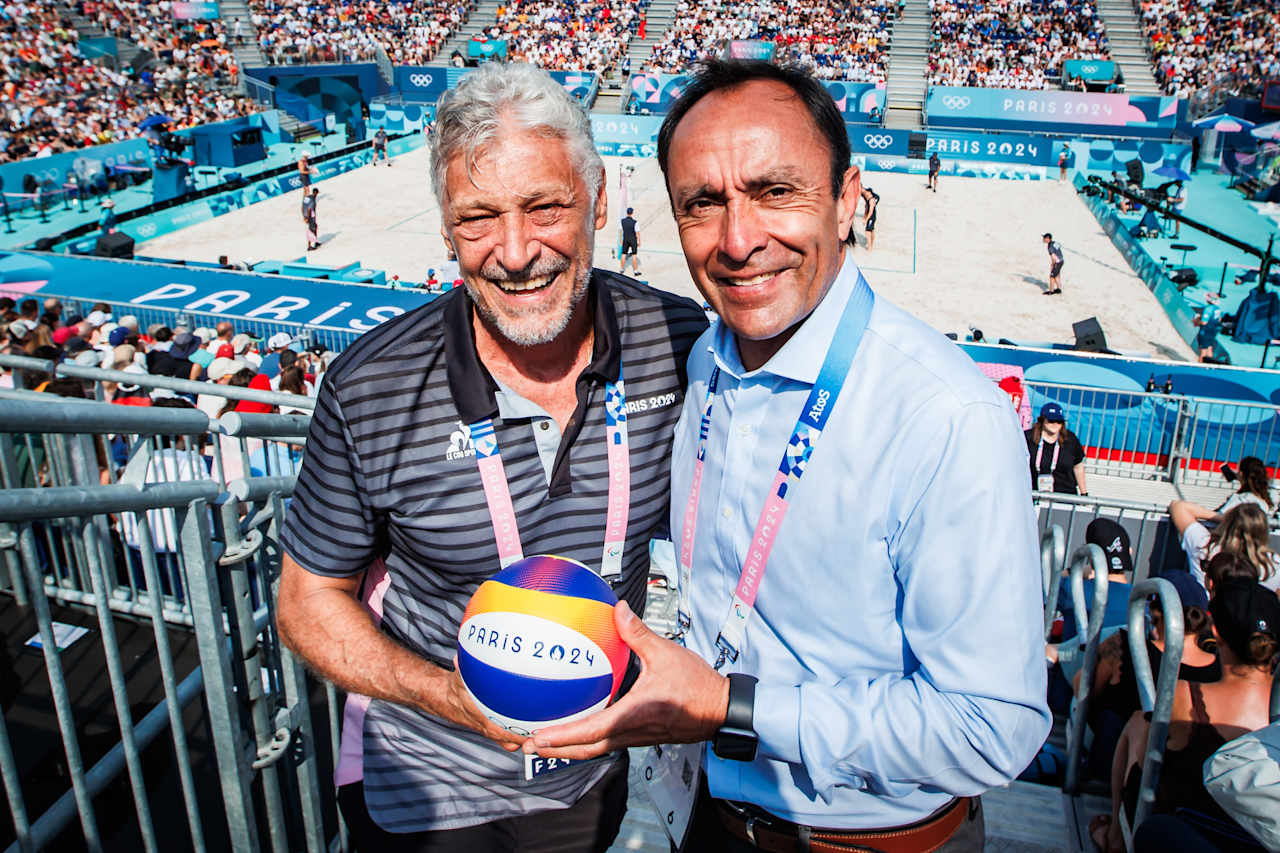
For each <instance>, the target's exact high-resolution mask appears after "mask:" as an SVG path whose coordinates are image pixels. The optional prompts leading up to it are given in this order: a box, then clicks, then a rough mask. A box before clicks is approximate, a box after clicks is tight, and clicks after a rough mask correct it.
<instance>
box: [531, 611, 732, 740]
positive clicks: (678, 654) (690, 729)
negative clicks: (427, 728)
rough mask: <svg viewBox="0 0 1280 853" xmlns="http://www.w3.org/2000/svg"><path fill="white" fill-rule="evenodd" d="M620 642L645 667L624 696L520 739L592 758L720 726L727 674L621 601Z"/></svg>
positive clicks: (704, 736) (696, 736) (707, 733)
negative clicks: (667, 636) (594, 711)
mask: <svg viewBox="0 0 1280 853" xmlns="http://www.w3.org/2000/svg"><path fill="white" fill-rule="evenodd" d="M613 621H614V624H615V625H617V627H618V633H619V634H620V635H621V636H622V640H623V642H625V643H626V644H627V645H628V646H630V647H631V650H632V651H634V652H635V653H636V656H637V657H638V658H640V664H641V666H642V667H643V669H642V670H641V672H640V677H639V678H637V679H636V683H635V684H634V685H632V687H631V690H630V691H629V692H628V693H627V695H626V696H623V697H622V698H621V699H619V700H618V701H617V702H616V703H615V704H613V705H610V706H609V707H608V708H605V709H604V710H603V711H601V712H599V713H597V714H592V715H591V716H590V717H586V718H584V719H581V720H577V721H575V722H572V723H565V724H564V725H559V726H549V727H547V728H545V729H541V730H540V731H538V732H536V733H535V734H534V736H533V737H532V738H530V739H528V740H526V741H525V742H524V751H525V752H527V753H534V752H536V753H537V754H538V755H540V756H542V757H544V758H575V759H582V758H594V757H596V756H597V755H604V754H605V753H606V752H612V751H613V750H616V749H622V748H624V747H628V746H648V745H651V744H655V743H697V742H698V741H704V740H708V739H709V738H711V737H712V736H713V735H714V734H715V733H716V731H717V730H718V729H719V728H720V727H721V726H722V725H724V718H725V714H726V713H728V708H729V679H727V678H725V677H724V676H722V675H720V674H719V673H717V672H716V671H715V670H714V669H712V668H711V667H710V666H709V665H708V664H707V662H706V661H704V660H703V659H702V658H700V657H698V656H697V655H696V654H694V653H693V652H691V651H689V650H688V649H686V648H684V647H682V646H680V645H679V644H677V643H673V642H671V641H670V640H666V639H663V638H662V637H659V636H658V635H657V634H655V633H654V632H653V631H651V630H649V628H648V627H647V626H646V625H645V624H644V622H642V621H640V619H639V617H637V616H636V615H635V614H634V613H632V612H631V608H630V607H628V606H627V603H626V602H625V601H623V602H619V603H618V606H617V607H615V608H614V611H613Z"/></svg>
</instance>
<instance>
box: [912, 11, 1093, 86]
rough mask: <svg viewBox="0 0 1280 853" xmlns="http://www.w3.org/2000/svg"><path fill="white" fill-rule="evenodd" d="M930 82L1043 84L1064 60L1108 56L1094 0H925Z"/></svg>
mask: <svg viewBox="0 0 1280 853" xmlns="http://www.w3.org/2000/svg"><path fill="white" fill-rule="evenodd" d="M929 8H930V10H931V11H932V13H933V25H932V28H931V35H932V45H931V47H930V50H929V84H930V85H934V86H991V87H996V88H1004V89H1048V88H1050V87H1053V86H1056V85H1057V84H1058V78H1059V77H1060V76H1061V73H1062V63H1063V62H1064V61H1065V60H1068V59H1107V58H1109V54H1108V52H1107V37H1106V25H1105V24H1104V23H1103V22H1102V21H1101V20H1100V19H1099V18H1098V15H1097V10H1096V9H1095V8H1094V5H1093V2H1092V0H929Z"/></svg>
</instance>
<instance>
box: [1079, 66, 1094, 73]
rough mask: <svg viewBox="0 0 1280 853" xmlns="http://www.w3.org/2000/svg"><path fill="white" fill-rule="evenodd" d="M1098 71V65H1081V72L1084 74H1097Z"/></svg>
mask: <svg viewBox="0 0 1280 853" xmlns="http://www.w3.org/2000/svg"><path fill="white" fill-rule="evenodd" d="M1097 71H1098V66H1096V65H1081V66H1080V73H1082V74H1096V73H1097Z"/></svg>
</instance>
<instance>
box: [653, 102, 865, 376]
mask: <svg viewBox="0 0 1280 853" xmlns="http://www.w3.org/2000/svg"><path fill="white" fill-rule="evenodd" d="M668 162H669V164H670V165H669V167H668V174H667V188H668V190H669V191H670V194H671V204H672V208H673V211H674V213H675V219H676V225H677V227H678V229H679V231H680V244H681V247H682V248H683V249H684V254H685V259H686V260H687V261H688V263H689V272H690V273H691V274H692V275H693V281H694V283H695V284H696V285H697V286H698V290H700V291H701V292H702V295H703V296H704V297H705V298H706V300H707V302H709V303H710V304H711V307H712V308H713V309H715V311H716V313H717V314H719V315H720V317H721V319H723V320H724V322H725V323H727V324H728V325H729V328H730V329H732V330H733V332H734V334H735V335H736V336H737V339H738V350H739V353H740V355H741V357H742V362H743V364H744V366H746V367H747V368H748V369H754V368H756V367H759V366H760V365H762V364H764V362H765V361H768V359H769V358H770V357H771V356H772V355H773V354H774V353H775V352H777V351H778V349H780V348H781V347H782V345H783V344H784V343H786V341H787V340H788V339H789V338H790V337H791V335H792V334H793V333H794V332H795V329H796V327H797V326H798V325H799V324H800V322H801V321H802V320H804V319H805V318H806V317H808V316H809V314H810V312H812V311H813V309H814V308H815V307H817V305H818V303H819V302H821V301H822V297H823V296H825V295H826V292H827V290H828V289H829V288H830V286H831V283H832V282H833V281H834V280H835V277H836V274H837V273H838V272H839V271H840V265H841V263H842V262H843V260H844V245H843V241H844V238H845V237H846V236H847V235H848V233H849V229H850V227H851V226H852V224H853V217H854V211H855V209H856V206H857V199H858V195H857V190H856V189H855V188H854V184H855V183H856V181H855V180H854V179H853V178H854V173H853V172H852V171H846V172H845V175H844V181H843V183H842V186H841V187H840V193H839V195H838V196H836V195H834V194H833V192H832V187H831V151H830V149H829V148H828V146H827V143H826V140H825V139H824V137H823V136H822V135H821V133H820V131H819V130H818V126H817V124H816V123H815V122H814V120H813V118H812V117H811V116H810V115H809V112H808V110H807V109H806V108H805V106H804V104H803V103H802V102H801V101H800V99H799V98H798V97H797V96H796V95H795V93H794V92H792V90H791V89H790V88H788V87H787V86H785V85H783V84H781V83H778V82H775V81H771V80H770V81H765V80H753V81H750V82H748V83H744V84H742V85H740V86H736V87H734V88H732V89H727V90H721V91H717V92H713V93H711V94H709V95H707V96H705V97H704V98H703V99H702V100H700V101H698V102H697V103H696V104H695V105H694V106H693V107H692V108H691V109H690V110H689V112H688V113H687V114H686V115H685V116H684V118H683V119H682V120H681V121H680V124H679V125H678V126H677V127H676V130H675V133H674V134H673V136H672V139H671V148H670V154H669V159H668Z"/></svg>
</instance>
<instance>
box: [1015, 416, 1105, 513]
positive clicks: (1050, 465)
mask: <svg viewBox="0 0 1280 853" xmlns="http://www.w3.org/2000/svg"><path fill="white" fill-rule="evenodd" d="M1026 437H1027V452H1028V453H1030V454H1031V488H1033V489H1035V490H1036V491H1039V492H1059V493H1062V494H1068V495H1075V494H1080V495H1087V494H1089V490H1088V488H1087V487H1086V485H1085V477H1084V460H1085V454H1084V446H1083V445H1082V444H1080V439H1078V438H1076V436H1075V433H1073V432H1072V431H1071V430H1069V429H1067V416H1066V413H1065V412H1063V410H1062V406H1060V405H1058V404H1057V403H1045V404H1044V405H1043V406H1041V407H1040V417H1039V418H1037V419H1036V422H1035V423H1034V424H1032V426H1031V429H1029V430H1027V431H1026Z"/></svg>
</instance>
